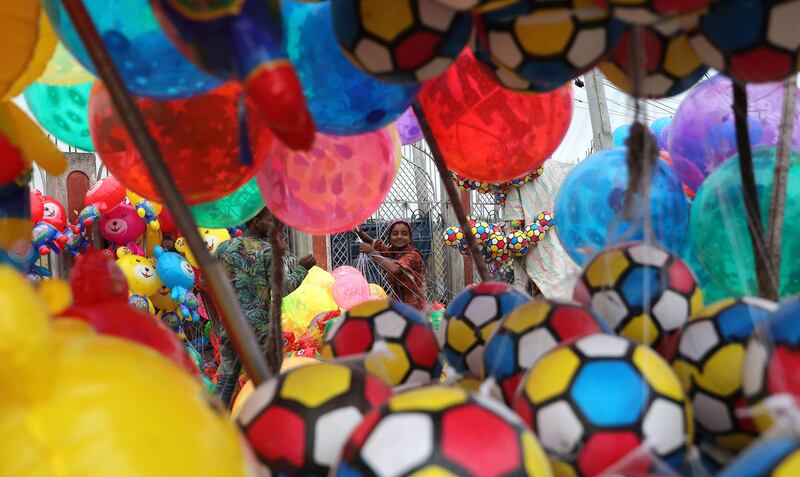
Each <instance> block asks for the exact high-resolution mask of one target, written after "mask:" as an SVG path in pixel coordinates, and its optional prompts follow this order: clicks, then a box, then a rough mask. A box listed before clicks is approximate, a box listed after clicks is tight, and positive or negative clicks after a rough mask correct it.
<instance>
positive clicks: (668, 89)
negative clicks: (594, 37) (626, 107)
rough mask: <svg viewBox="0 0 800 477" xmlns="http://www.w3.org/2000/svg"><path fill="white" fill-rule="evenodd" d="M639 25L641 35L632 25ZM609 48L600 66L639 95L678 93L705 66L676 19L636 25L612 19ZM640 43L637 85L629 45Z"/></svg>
mask: <svg viewBox="0 0 800 477" xmlns="http://www.w3.org/2000/svg"><path fill="white" fill-rule="evenodd" d="M636 28H641V39H640V40H639V41H638V42H637V41H636V39H635V38H634V29H636ZM610 32H611V38H612V40H611V44H612V45H613V46H612V47H611V50H610V51H609V53H608V57H607V58H606V59H605V61H603V62H602V63H600V66H599V68H600V70H601V71H602V72H603V74H605V75H606V77H608V79H609V81H611V82H612V83H614V84H615V85H616V86H617V87H618V88H619V89H621V90H623V91H625V92H626V93H628V94H630V95H632V96H635V97H638V98H665V97H668V96H674V95H676V94H680V93H682V92H684V91H686V90H687V89H689V88H690V87H691V86H692V85H694V84H695V83H697V82H698V81H699V80H700V79H701V78H702V77H703V75H704V74H705V72H706V71H707V70H708V67H706V66H705V65H704V64H703V62H702V61H700V58H698V57H697V54H696V53H695V52H694V50H692V47H691V46H689V42H688V40H687V37H686V34H685V33H684V32H683V29H682V28H681V23H680V21H679V20H677V19H675V20H668V21H665V22H663V23H659V24H655V25H650V26H645V27H639V26H637V25H631V24H628V23H624V22H621V21H619V20H613V21H612V22H611V27H610ZM634 45H635V46H636V47H643V50H644V51H643V52H642V55H643V56H644V77H643V78H642V80H641V83H640V84H638V85H636V84H634V81H633V74H634V69H633V68H634V64H633V63H632V61H631V59H632V58H631V48H633V47H634Z"/></svg>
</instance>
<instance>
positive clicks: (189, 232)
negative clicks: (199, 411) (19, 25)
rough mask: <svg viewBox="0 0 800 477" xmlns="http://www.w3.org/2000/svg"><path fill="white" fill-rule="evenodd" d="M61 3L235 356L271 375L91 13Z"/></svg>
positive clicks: (77, 2)
mask: <svg viewBox="0 0 800 477" xmlns="http://www.w3.org/2000/svg"><path fill="white" fill-rule="evenodd" d="M62 2H63V5H64V8H65V9H66V11H67V14H68V15H69V17H70V19H71V20H72V23H73V24H74V25H75V29H76V30H77V32H78V34H79V35H80V37H81V41H82V42H83V44H84V46H85V47H86V50H87V51H88V53H89V56H90V57H91V58H92V62H93V63H94V65H95V68H96V69H97V72H98V73H99V75H100V78H101V79H102V80H103V82H104V83H105V85H106V87H107V88H108V92H109V94H110V95H111V99H112V100H113V104H114V109H115V110H116V111H117V114H119V116H120V118H122V120H123V122H124V123H125V127H126V128H127V129H128V132H129V133H130V136H131V138H132V139H133V142H134V144H136V148H137V149H138V150H139V154H140V155H141V156H142V160H143V161H144V163H145V166H147V171H148V172H149V173H150V177H151V178H152V179H153V183H154V184H155V186H156V188H157V189H158V192H159V194H161V197H162V198H163V199H164V204H165V205H166V206H167V207H168V208H169V211H170V212H172V214H173V216H174V217H175V222H176V223H177V224H178V227H179V228H180V230H181V231H182V232H183V234H184V236H185V237H186V242H187V244H188V245H189V248H190V249H191V251H192V253H193V254H194V256H195V258H196V259H197V263H198V265H199V266H200V270H202V272H203V275H204V276H205V277H206V279H207V280H208V283H209V285H210V289H211V293H212V295H213V297H214V300H215V302H216V303H217V304H218V305H219V307H220V311H221V313H222V322H223V325H224V326H225V329H226V330H227V331H228V336H229V337H230V340H231V342H232V343H233V346H234V348H235V349H236V352H237V353H238V355H239V357H240V358H241V360H242V364H243V365H244V368H245V370H246V371H247V374H248V376H250V378H251V379H252V380H253V382H254V383H255V384H256V385H258V384H260V383H262V382H264V381H266V380H267V379H269V378H270V377H271V373H270V371H269V368H268V367H267V362H266V360H265V359H264V356H263V355H262V353H261V346H260V345H259V343H258V340H256V336H255V334H254V333H253V330H252V328H251V327H250V324H249V323H248V322H247V320H246V319H245V317H244V314H243V313H242V309H241V307H240V305H239V301H238V300H237V298H236V294H235V293H234V291H233V288H232V287H231V284H230V282H229V281H228V276H227V274H226V272H225V270H224V268H223V267H222V265H221V264H220V263H218V262H216V261H214V259H213V258H212V257H211V254H210V253H209V252H208V249H207V248H206V247H205V244H204V243H203V239H202V238H201V237H200V233H199V232H198V231H197V224H195V222H194V219H193V218H192V215H191V213H190V212H189V207H188V206H187V205H186V202H184V200H183V197H182V196H181V194H180V192H179V191H178V189H177V187H175V181H174V180H173V179H172V175H171V174H170V172H169V170H168V169H167V167H166V165H165V164H164V161H163V159H162V157H161V152H160V151H159V150H158V146H157V145H156V143H155V141H154V140H153V137H152V136H151V135H150V132H149V131H148V130H147V127H146V126H145V123H144V119H143V118H142V115H141V113H140V111H139V109H138V107H137V105H136V101H135V100H134V99H133V97H132V96H131V94H130V92H129V91H128V89H127V87H126V86H125V83H124V82H123V81H122V77H121V76H120V74H119V71H117V67H116V65H115V64H114V61H113V60H112V58H111V55H110V54H109V53H108V50H107V49H106V46H105V44H104V43H103V41H102V39H101V38H100V34H99V33H98V31H97V28H96V27H95V25H94V22H93V21H92V18H91V17H90V16H89V13H88V12H87V11H86V7H85V6H84V4H83V2H82V1H81V0H62Z"/></svg>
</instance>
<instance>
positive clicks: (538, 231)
mask: <svg viewBox="0 0 800 477" xmlns="http://www.w3.org/2000/svg"><path fill="white" fill-rule="evenodd" d="M546 234H547V229H545V228H544V227H542V226H541V225H539V224H538V223H534V224H531V225H529V226H528V227H526V228H525V235H527V236H528V241H529V242H530V244H531V245H536V244H538V243H539V242H541V241H542V240H544V236H545V235H546Z"/></svg>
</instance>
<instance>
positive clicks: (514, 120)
mask: <svg viewBox="0 0 800 477" xmlns="http://www.w3.org/2000/svg"><path fill="white" fill-rule="evenodd" d="M419 101H420V104H421V105H422V109H423V111H424V112H425V116H426V117H427V119H428V124H429V125H430V128H431V132H432V133H433V136H434V137H435V138H436V143H437V144H438V146H439V150H440V151H441V152H442V155H443V156H444V161H445V163H446V164H447V167H448V168H449V169H451V170H452V171H454V172H456V173H457V174H460V175H462V176H464V177H470V178H472V179H477V180H482V181H486V182H491V183H499V182H507V181H510V180H513V179H517V178H519V177H522V176H524V175H526V174H528V173H530V171H532V170H535V169H536V168H538V167H539V166H540V165H541V164H542V163H543V162H544V161H545V160H546V159H548V158H549V157H550V155H551V154H552V153H553V151H555V150H556V148H557V147H558V145H559V144H560V143H561V140H562V139H564V135H565V134H566V133H567V128H568V127H569V123H570V120H571V119H572V87H571V85H569V84H567V85H565V86H563V87H561V88H559V89H557V90H555V91H551V92H549V93H542V94H527V93H515V92H513V91H509V90H506V89H504V88H501V87H500V86H499V85H498V84H497V83H496V82H495V80H494V77H493V76H492V73H491V72H490V71H489V69H488V68H487V67H486V66H484V65H482V64H480V63H479V62H478V61H477V60H476V59H475V56H474V55H473V54H472V51H470V50H469V48H467V49H465V50H464V52H463V53H461V56H459V57H458V59H457V60H456V61H455V63H453V66H451V67H450V68H449V69H448V70H447V72H446V73H444V74H442V75H440V76H438V77H437V78H434V79H432V80H429V81H426V82H425V83H424V84H423V86H422V89H421V90H420V93H419Z"/></svg>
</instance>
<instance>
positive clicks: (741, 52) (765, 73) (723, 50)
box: [687, 0, 800, 83]
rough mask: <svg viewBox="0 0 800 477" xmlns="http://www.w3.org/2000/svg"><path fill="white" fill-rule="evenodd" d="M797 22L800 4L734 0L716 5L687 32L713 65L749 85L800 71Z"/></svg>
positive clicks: (794, 1)
mask: <svg viewBox="0 0 800 477" xmlns="http://www.w3.org/2000/svg"><path fill="white" fill-rule="evenodd" d="M797 18H800V1H797V0H777V1H769V2H763V1H760V0H728V1H725V2H714V3H713V4H711V5H710V6H709V7H708V12H707V13H706V14H705V15H702V16H701V17H699V18H697V19H696V20H695V22H694V23H693V24H690V26H688V27H687V31H688V32H689V41H690V43H691V46H692V48H693V49H694V51H696V52H697V55H698V56H699V57H700V59H701V60H702V61H703V62H704V63H705V64H707V65H708V66H710V67H712V68H714V69H716V70H719V71H720V72H722V73H725V74H726V75H728V76H731V77H733V78H736V79H738V80H741V81H746V82H748V83H760V82H765V81H779V80H782V79H784V78H786V77H787V76H789V75H790V74H792V73H794V72H795V71H797V70H798V67H800V64H799V63H798V48H800V29H798V28H796V22H797ZM732 32H735V33H734V34H732Z"/></svg>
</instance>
